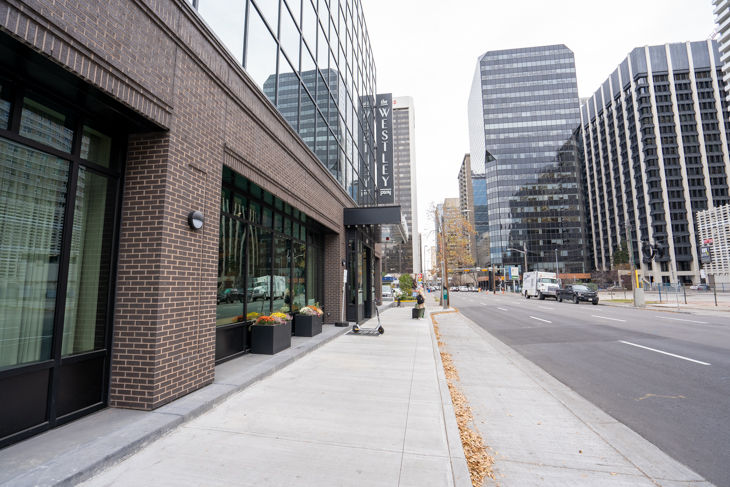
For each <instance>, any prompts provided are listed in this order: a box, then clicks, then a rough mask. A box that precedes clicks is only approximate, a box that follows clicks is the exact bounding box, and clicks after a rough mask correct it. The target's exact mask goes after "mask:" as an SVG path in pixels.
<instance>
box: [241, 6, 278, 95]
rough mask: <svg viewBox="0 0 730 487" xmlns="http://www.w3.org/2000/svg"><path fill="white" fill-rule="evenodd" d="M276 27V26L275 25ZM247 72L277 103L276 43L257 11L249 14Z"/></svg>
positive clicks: (252, 10) (251, 10) (251, 11)
mask: <svg viewBox="0 0 730 487" xmlns="http://www.w3.org/2000/svg"><path fill="white" fill-rule="evenodd" d="M274 25H276V24H274ZM246 46H248V47H247V49H246V65H245V66H244V67H245V68H246V71H247V72H248V74H250V75H251V77H252V78H253V80H254V81H255V82H256V84H258V85H259V86H260V87H261V88H262V89H263V90H264V93H265V94H266V96H268V98H269V100H271V102H272V103H275V102H276V53H277V50H278V49H277V47H276V41H275V40H274V38H273V37H272V36H271V32H269V29H268V28H267V27H266V26H265V25H264V22H263V20H261V17H260V16H259V14H258V12H256V9H254V8H252V9H249V12H248V38H247V39H246Z"/></svg>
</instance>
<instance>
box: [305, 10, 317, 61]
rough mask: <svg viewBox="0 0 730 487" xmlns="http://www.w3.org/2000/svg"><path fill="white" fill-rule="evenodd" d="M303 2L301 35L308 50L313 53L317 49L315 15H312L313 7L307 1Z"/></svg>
mask: <svg viewBox="0 0 730 487" xmlns="http://www.w3.org/2000/svg"><path fill="white" fill-rule="evenodd" d="M303 1H304V11H303V12H302V25H301V27H302V34H304V40H305V41H306V42H307V44H308V45H309V48H310V49H311V50H312V52H314V50H315V49H317V44H316V42H317V25H318V23H317V14H315V13H314V7H312V2H310V1H309V0H303Z"/></svg>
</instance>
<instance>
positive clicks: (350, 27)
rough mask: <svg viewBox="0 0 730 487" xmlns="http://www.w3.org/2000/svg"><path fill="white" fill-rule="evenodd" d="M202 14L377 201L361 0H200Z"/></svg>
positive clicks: (357, 188)
mask: <svg viewBox="0 0 730 487" xmlns="http://www.w3.org/2000/svg"><path fill="white" fill-rule="evenodd" d="M196 3H197V5H198V12H199V13H200V15H201V16H202V17H203V19H205V21H206V23H207V24H208V25H209V26H210V27H211V28H212V29H213V31H214V32H215V34H216V35H217V36H218V37H219V38H220V40H221V41H222V42H223V43H224V44H225V45H226V47H228V49H229V50H230V52H231V54H232V55H233V57H234V58H235V59H236V60H237V61H238V62H239V63H241V64H242V65H243V67H244V69H245V70H246V72H247V73H248V74H249V75H250V76H251V78H252V79H253V81H254V82H255V83H257V84H258V86H259V87H260V88H261V89H262V91H263V92H264V94H265V95H266V96H267V98H268V99H269V100H270V101H271V102H272V103H273V104H274V105H275V106H276V107H277V108H278V109H279V111H280V112H281V114H282V115H283V116H284V117H285V118H286V120H287V121H288V122H289V124H290V125H291V126H292V128H293V129H294V130H296V131H297V132H298V133H299V135H300V136H301V138H302V140H303V141H304V143H306V144H307V146H309V148H310V149H311V150H312V151H313V152H314V153H315V154H316V156H317V157H318V158H319V159H320V161H321V162H322V164H323V165H324V166H325V167H326V168H327V169H328V170H329V172H330V173H331V174H332V176H334V177H335V179H337V181H338V182H339V183H340V184H341V185H342V186H343V187H344V188H345V189H346V190H347V191H348V193H349V194H350V196H352V198H353V199H354V200H355V201H356V202H358V203H359V204H361V205H374V204H375V203H376V197H375V186H376V185H375V177H376V171H375V159H374V156H373V154H374V145H373V143H374V140H375V138H374V133H375V127H374V124H373V122H374V115H373V113H374V112H373V110H374V108H375V107H374V106H373V103H372V100H373V99H374V96H375V92H376V90H375V77H376V76H375V74H376V73H375V63H374V61H373V56H372V51H371V46H370V38H369V35H368V32H367V26H366V24H365V17H364V15H363V12H362V7H361V4H360V0H350V1H347V2H345V1H337V0H332V1H329V2H327V1H325V0H199V1H198V2H196Z"/></svg>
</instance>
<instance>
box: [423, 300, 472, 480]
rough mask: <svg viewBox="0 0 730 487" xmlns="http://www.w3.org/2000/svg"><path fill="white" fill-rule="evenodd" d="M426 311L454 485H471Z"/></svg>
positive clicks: (437, 350)
mask: <svg viewBox="0 0 730 487" xmlns="http://www.w3.org/2000/svg"><path fill="white" fill-rule="evenodd" d="M426 313H427V314H428V316H427V319H428V320H429V321H431V326H429V327H428V328H429V331H430V333H431V344H432V347H433V355H434V359H435V361H436V375H437V379H438V383H439V391H440V393H441V408H442V414H443V417H444V427H445V429H446V442H447V443H448V445H449V457H450V459H451V473H452V475H453V476H454V486H455V487H471V485H472V483H471V474H470V473H469V465H468V464H467V463H466V455H465V454H464V446H463V445H462V444H461V435H460V434H459V426H458V424H457V423H456V413H455V412H454V403H453V402H452V401H451V393H450V392H449V386H448V382H447V381H446V372H444V364H443V363H442V362H441V353H440V351H439V346H438V340H437V339H436V331H435V330H434V329H433V320H431V312H430V311H429V309H428V307H426Z"/></svg>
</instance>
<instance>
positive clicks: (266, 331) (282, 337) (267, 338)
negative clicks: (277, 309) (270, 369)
mask: <svg viewBox="0 0 730 487" xmlns="http://www.w3.org/2000/svg"><path fill="white" fill-rule="evenodd" d="M281 314H282V313H274V314H272V315H271V316H259V317H257V318H256V323H254V324H253V325H251V353H262V354H267V355H274V354H275V353H279V352H281V351H282V350H286V349H287V348H289V347H291V321H287V320H285V319H282V318H281V317H279V316H275V315H281ZM284 318H286V315H284Z"/></svg>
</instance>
